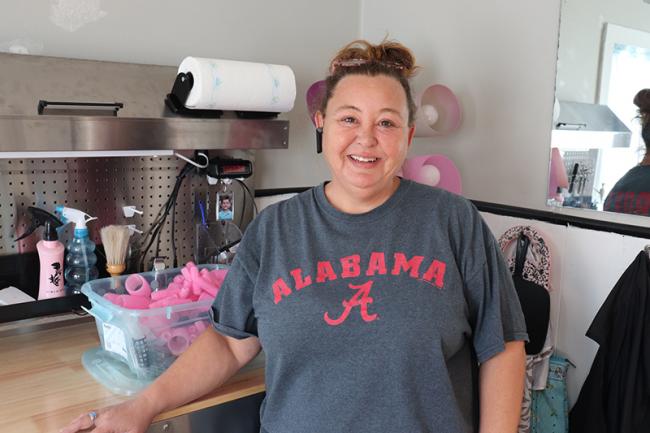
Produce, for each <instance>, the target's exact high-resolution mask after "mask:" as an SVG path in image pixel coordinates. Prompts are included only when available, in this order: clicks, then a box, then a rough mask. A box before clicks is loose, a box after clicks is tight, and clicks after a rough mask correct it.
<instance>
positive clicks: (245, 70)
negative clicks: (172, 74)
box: [178, 57, 296, 113]
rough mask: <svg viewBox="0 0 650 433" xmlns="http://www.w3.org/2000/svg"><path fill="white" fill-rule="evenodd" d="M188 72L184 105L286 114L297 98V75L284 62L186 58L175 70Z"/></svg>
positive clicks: (193, 107)
mask: <svg viewBox="0 0 650 433" xmlns="http://www.w3.org/2000/svg"><path fill="white" fill-rule="evenodd" d="M187 72H191V73H192V76H193V77H194V86H193V87H192V90H191V91H190V94H189V96H188V98H187V101H186V102H185V106H186V107H187V108H192V109H202V110H241V111H265V112H278V113H285V112H287V111H290V110H291V109H292V108H293V104H294V101H295V99H296V78H295V76H294V74H293V71H292V70H291V68H290V67H288V66H285V65H269V64H265V63H252V62H239V61H236V60H220V59H205V58H200V57H186V58H185V59H184V60H183V61H182V62H181V64H180V66H179V67H178V73H179V74H180V73H187Z"/></svg>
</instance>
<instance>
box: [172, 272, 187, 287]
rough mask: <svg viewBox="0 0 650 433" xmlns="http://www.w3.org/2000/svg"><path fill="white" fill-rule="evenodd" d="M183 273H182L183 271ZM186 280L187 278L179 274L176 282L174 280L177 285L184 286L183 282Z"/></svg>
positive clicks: (175, 279)
mask: <svg viewBox="0 0 650 433" xmlns="http://www.w3.org/2000/svg"><path fill="white" fill-rule="evenodd" d="M181 272H182V271H181ZM184 280H185V278H183V275H181V274H179V275H176V276H175V277H174V280H173V281H174V282H175V283H177V284H183V281H184Z"/></svg>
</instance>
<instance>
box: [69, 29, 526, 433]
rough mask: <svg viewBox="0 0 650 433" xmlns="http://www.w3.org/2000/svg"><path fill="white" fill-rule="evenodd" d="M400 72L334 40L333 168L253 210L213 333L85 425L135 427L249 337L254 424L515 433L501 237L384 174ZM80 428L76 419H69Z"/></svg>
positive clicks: (509, 293)
mask: <svg viewBox="0 0 650 433" xmlns="http://www.w3.org/2000/svg"><path fill="white" fill-rule="evenodd" d="M413 70H414V59H413V56H412V55H411V53H410V51H409V50H408V49H406V48H405V47H403V46H402V45H400V44H397V43H383V44H380V45H377V46H373V45H370V44H368V43H367V42H365V41H358V42H354V43H352V44H350V45H349V46H347V47H345V48H344V49H343V50H341V51H340V52H339V53H338V55H337V56H336V57H335V59H334V60H333V61H332V64H331V69H330V76H329V77H328V78H327V92H326V95H325V98H324V101H323V104H322V109H321V111H320V112H319V113H318V114H317V115H316V123H317V126H318V128H319V129H318V131H319V133H322V141H323V149H324V156H325V159H326V160H327V163H328V165H329V168H330V171H331V174H332V180H331V181H329V182H327V183H325V184H323V185H320V186H318V187H316V188H314V189H312V190H310V191H307V192H305V193H303V194H300V195H298V196H296V197H294V198H292V199H290V200H287V201H285V202H281V203H279V204H277V205H274V206H272V207H270V208H267V209H266V210H265V211H264V212H262V213H261V214H260V215H259V216H258V217H257V218H256V219H255V220H254V221H253V223H252V224H251V225H250V226H249V228H248V229H247V231H246V234H245V236H244V239H243V241H242V244H241V246H240V248H239V250H238V253H237V256H236V259H235V261H234V262H233V265H232V267H231V270H230V272H229V273H228V277H227V279H226V281H225V282H224V285H223V286H222V288H221V291H220V293H219V296H218V298H217V300H216V302H215V304H214V306H213V309H212V313H213V319H214V330H209V331H207V332H205V333H204V334H203V335H202V336H201V337H200V338H199V339H197V340H196V341H195V343H194V344H193V345H192V347H191V348H190V349H189V350H188V351H187V352H186V353H185V354H184V355H183V356H181V357H180V358H179V359H178V360H177V361H176V363H175V364H174V365H172V366H171V367H170V369H169V370H168V371H167V372H165V373H164V374H163V375H162V376H161V377H160V378H159V379H158V380H156V382H155V383H154V384H153V385H152V386H151V387H149V388H148V389H146V390H145V391H143V392H142V393H141V394H140V395H139V396H138V398H136V399H135V400H133V401H130V402H127V403H124V404H121V405H118V406H115V407H111V408H108V409H105V410H102V411H99V413H98V414H97V418H96V419H95V420H94V423H95V425H96V426H101V427H104V426H107V427H109V426H110V428H109V429H107V430H102V431H120V432H121V431H131V432H140V431H143V430H144V429H145V428H146V426H147V424H148V423H149V422H150V421H151V419H152V418H153V417H154V416H155V414H157V413H160V412H162V411H163V410H166V409H170V408H173V407H175V406H178V405H181V404H183V403H186V402H188V401H190V400H192V399H195V398H198V397H199V396H201V395H203V394H205V393H207V392H209V391H211V390H212V389H214V388H215V387H217V386H219V385H220V384H222V383H223V382H224V381H225V380H227V378H229V377H230V376H231V375H232V374H234V373H235V372H236V371H237V370H238V369H239V368H240V367H242V366H243V365H245V364H246V363H247V362H248V361H249V360H251V359H252V358H253V357H254V356H255V355H256V354H257V353H258V352H259V350H260V346H262V347H263V348H264V351H265V353H266V356H267V364H266V387H267V396H266V399H265V401H264V404H263V407H262V409H261V422H262V431H263V432H268V433H276V432H281V433H292V432H300V433H304V432H318V433H326V432H337V433H340V432H355V433H357V432H366V431H367V432H391V433H394V432H409V433H415V432H453V433H459V432H474V431H480V432H482V433H488V432H498V433H505V432H515V431H516V429H517V422H518V418H519V407H520V403H521V396H522V389H523V371H524V349H523V342H522V341H521V340H524V339H525V338H526V334H525V327H524V321H523V316H522V314H521V310H520V307H519V303H518V300H517V299H516V295H515V292H514V288H513V285H512V280H511V278H510V274H509V272H508V271H507V269H506V267H505V265H504V263H503V261H502V259H501V256H500V254H499V250H498V247H497V246H496V242H495V240H494V238H493V237H492V235H491V234H490V232H489V230H488V228H487V226H486V225H485V224H484V223H483V221H482V220H481V218H480V216H479V214H478V212H477V211H476V210H475V209H474V207H473V206H472V205H471V204H470V203H469V202H468V201H466V200H464V199H462V198H460V197H457V196H455V195H453V194H450V193H447V192H444V191H440V190H436V189H432V188H429V187H425V186H423V185H419V184H415V183H412V182H410V181H407V180H403V179H400V178H399V177H397V176H396V173H397V171H398V170H399V168H400V167H401V165H402V163H403V162H404V159H405V157H406V152H407V149H408V147H409V145H410V143H411V140H412V138H413V132H414V126H413V125H414V120H415V109H416V108H415V104H414V103H413V100H412V97H411V94H410V88H409V83H408V78H409V77H410V76H411V75H412V73H413ZM477 361H478V362H479V363H480V369H478V364H477ZM191 371H204V372H205V375H203V376H201V377H198V376H197V375H192V374H188V373H187V372H191ZM479 406H480V407H479ZM479 409H480V413H481V416H480V430H479V427H478V423H479V421H478V416H477V414H478V412H479ZM127 420H128V421H127ZM91 425H92V423H91V417H89V416H88V415H87V414H86V415H82V416H80V417H79V418H78V419H77V420H75V422H73V424H72V425H71V426H70V428H69V429H68V430H65V431H66V432H73V431H76V429H77V428H83V427H89V426H91ZM127 428H131V430H128V429H127Z"/></svg>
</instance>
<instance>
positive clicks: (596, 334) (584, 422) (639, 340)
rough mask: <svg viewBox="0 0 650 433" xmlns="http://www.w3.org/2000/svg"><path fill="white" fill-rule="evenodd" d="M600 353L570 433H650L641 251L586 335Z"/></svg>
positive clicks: (647, 279) (646, 271)
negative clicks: (649, 432) (597, 346)
mask: <svg viewBox="0 0 650 433" xmlns="http://www.w3.org/2000/svg"><path fill="white" fill-rule="evenodd" d="M587 337H589V338H591V339H592V340H594V341H595V342H596V343H598V345H599V346H600V348H599V349H598V352H597V353H596V358H595V359H594V362H593V364H592V366H591V370H590V371H589V375H588V376H587V380H586V381H585V383H584V385H583V386H582V389H581V390H580V395H579V397H578V401H577V402H576V404H575V406H574V407H573V409H572V410H571V413H570V416H569V420H570V424H569V425H570V429H569V430H570V431H571V433H583V432H584V433H586V432H589V433H640V432H648V431H650V259H649V258H648V255H647V254H646V253H645V252H644V251H641V252H640V253H639V254H638V255H637V257H636V259H634V261H633V262H632V264H631V265H630V266H629V267H628V268H627V269H626V270H625V272H624V273H623V275H622V276H621V278H620V279H619V280H618V282H617V283H616V285H615V286H614V288H613V289H612V291H611V293H610V294H609V296H607V299H606V300H605V303H604V304H603V305H602V306H601V307H600V310H598V313H597V314H596V317H595V318H594V321H593V322H592V324H591V326H590V327H589V329H588V330H587Z"/></svg>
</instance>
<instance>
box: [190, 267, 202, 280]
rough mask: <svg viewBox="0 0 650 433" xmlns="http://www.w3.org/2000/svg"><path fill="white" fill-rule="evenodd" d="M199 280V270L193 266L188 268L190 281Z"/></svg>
mask: <svg viewBox="0 0 650 433" xmlns="http://www.w3.org/2000/svg"><path fill="white" fill-rule="evenodd" d="M199 278H200V275H199V268H197V267H196V266H194V267H193V268H190V279H191V280H192V281H196V280H197V279H199Z"/></svg>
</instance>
